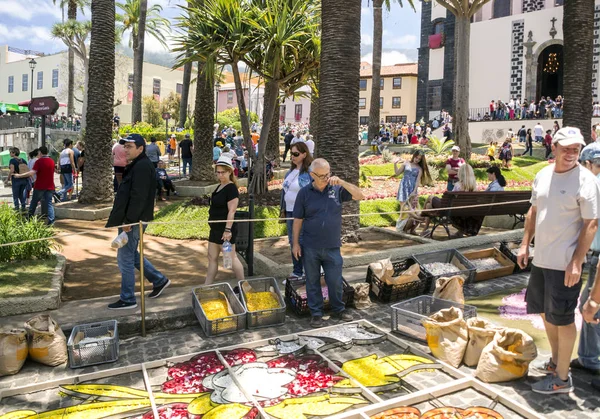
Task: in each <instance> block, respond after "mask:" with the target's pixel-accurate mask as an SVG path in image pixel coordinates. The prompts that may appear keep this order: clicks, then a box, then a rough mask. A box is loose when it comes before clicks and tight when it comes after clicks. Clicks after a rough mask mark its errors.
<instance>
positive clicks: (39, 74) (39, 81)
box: [37, 71, 44, 90]
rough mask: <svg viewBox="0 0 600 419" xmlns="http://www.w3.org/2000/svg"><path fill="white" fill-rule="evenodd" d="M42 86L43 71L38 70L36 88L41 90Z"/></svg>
mask: <svg viewBox="0 0 600 419" xmlns="http://www.w3.org/2000/svg"><path fill="white" fill-rule="evenodd" d="M43 88H44V72H43V71H38V75H37V89H38V90H42V89H43Z"/></svg>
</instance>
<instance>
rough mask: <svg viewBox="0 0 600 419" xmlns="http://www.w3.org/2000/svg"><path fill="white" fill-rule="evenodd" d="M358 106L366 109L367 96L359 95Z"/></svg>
mask: <svg viewBox="0 0 600 419" xmlns="http://www.w3.org/2000/svg"><path fill="white" fill-rule="evenodd" d="M358 108H359V109H367V98H365V97H361V98H360V99H358Z"/></svg>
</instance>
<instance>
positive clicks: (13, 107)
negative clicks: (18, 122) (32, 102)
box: [0, 102, 29, 113]
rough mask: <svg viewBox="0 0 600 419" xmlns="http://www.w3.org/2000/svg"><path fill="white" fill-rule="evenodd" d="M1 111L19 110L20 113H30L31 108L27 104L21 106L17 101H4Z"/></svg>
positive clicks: (0, 106) (0, 103) (1, 103)
mask: <svg viewBox="0 0 600 419" xmlns="http://www.w3.org/2000/svg"><path fill="white" fill-rule="evenodd" d="M0 112H2V113H7V112H19V113H28V112H29V109H27V106H19V105H17V104H16V103H4V102H0Z"/></svg>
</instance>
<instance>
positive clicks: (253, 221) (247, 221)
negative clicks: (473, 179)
mask: <svg viewBox="0 0 600 419" xmlns="http://www.w3.org/2000/svg"><path fill="white" fill-rule="evenodd" d="M525 202H529V200H528V199H521V200H518V201H506V202H491V203H487V204H473V205H463V206H457V207H445V208H430V209H425V208H424V209H412V210H406V211H402V210H400V211H389V212H369V213H363V214H342V217H343V218H346V217H367V216H371V215H399V214H413V213H421V214H422V213H424V212H443V211H448V210H458V209H470V208H481V207H492V206H500V205H511V204H522V203H525ZM293 219H294V218H252V219H237V220H229V221H233V222H234V223H255V222H265V221H288V220H293ZM222 222H223V220H196V221H148V222H146V221H143V222H142V224H145V225H152V224H155V225H167V224H200V223H202V224H204V223H206V224H213V223H222ZM136 225H139V223H132V224H123V225H121V226H117V227H97V228H89V229H87V230H86V231H81V232H78V233H68V234H59V235H56V236H52V237H42V238H39V239H31V240H24V241H20V242H12V243H3V244H0V248H2V247H8V246H14V245H17V244H26V243H36V242H40V241H46V240H59V239H61V238H65V237H73V236H82V235H85V234H89V233H90V232H93V231H103V230H114V229H115V228H122V227H130V226H136Z"/></svg>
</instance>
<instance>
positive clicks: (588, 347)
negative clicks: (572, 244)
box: [577, 256, 600, 371]
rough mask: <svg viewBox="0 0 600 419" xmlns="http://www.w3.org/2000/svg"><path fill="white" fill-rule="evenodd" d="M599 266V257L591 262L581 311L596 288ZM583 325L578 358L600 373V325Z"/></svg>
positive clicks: (598, 317)
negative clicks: (594, 287)
mask: <svg viewBox="0 0 600 419" xmlns="http://www.w3.org/2000/svg"><path fill="white" fill-rule="evenodd" d="M597 265H598V256H593V257H592V260H591V261H590V271H589V277H588V282H587V286H586V287H585V289H584V290H583V292H582V293H581V298H580V300H579V301H580V306H579V309H580V310H581V309H583V305H584V304H585V302H586V301H587V299H588V297H589V296H590V291H591V290H592V287H593V286H594V277H595V276H596V266H597ZM595 318H596V319H600V313H597V314H596V317H595ZM582 323H583V324H582V325H581V334H580V335H579V348H577V356H578V358H579V361H580V362H581V365H583V366H584V367H586V368H589V369H591V370H596V371H600V324H590V323H586V322H585V321H583V322H582Z"/></svg>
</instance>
